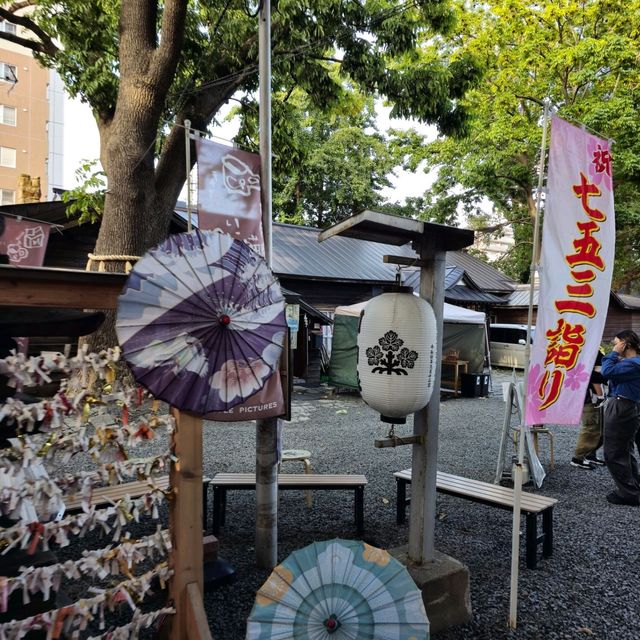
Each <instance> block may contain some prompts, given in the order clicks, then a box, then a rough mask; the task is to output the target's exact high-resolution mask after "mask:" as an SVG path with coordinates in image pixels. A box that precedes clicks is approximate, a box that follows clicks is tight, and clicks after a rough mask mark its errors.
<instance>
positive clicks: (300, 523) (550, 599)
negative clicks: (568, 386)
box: [204, 371, 640, 640]
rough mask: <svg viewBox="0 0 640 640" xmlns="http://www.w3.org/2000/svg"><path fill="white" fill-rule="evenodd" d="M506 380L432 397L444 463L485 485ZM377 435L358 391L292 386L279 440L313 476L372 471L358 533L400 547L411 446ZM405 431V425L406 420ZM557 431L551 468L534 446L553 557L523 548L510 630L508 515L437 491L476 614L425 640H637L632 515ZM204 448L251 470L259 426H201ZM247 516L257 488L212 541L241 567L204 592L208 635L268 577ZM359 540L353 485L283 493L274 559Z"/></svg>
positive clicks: (637, 562)
mask: <svg viewBox="0 0 640 640" xmlns="http://www.w3.org/2000/svg"><path fill="white" fill-rule="evenodd" d="M510 375H511V374H510V373H508V372H504V371H502V372H501V371H498V372H494V376H493V383H494V391H493V393H492V394H491V397H489V398H455V399H453V398H452V399H448V400H446V401H443V402H442V403H441V412H440V439H439V454H438V455H439V465H438V468H439V469H440V470H442V471H448V472H451V473H455V474H459V475H462V476H467V477H471V478H477V479H480V480H485V481H487V482H492V481H493V479H494V476H495V472H496V464H497V458H498V447H499V443H500V433H501V429H502V424H503V421H504V411H505V405H504V402H503V400H502V394H501V387H500V382H501V381H503V380H509V379H510ZM386 430H387V429H386V426H385V425H384V424H383V423H381V422H380V421H379V419H378V415H377V414H376V413H375V412H374V411H373V410H371V409H370V408H369V407H367V406H366V405H365V404H364V403H363V402H362V400H361V399H360V398H359V397H355V396H351V395H344V394H342V395H331V394H330V393H328V392H327V390H326V389H324V390H323V389H313V390H306V391H304V390H303V389H300V388H297V391H296V394H295V397H294V403H293V419H292V421H291V422H289V423H285V427H284V437H283V441H284V447H285V448H305V449H308V450H309V451H311V453H312V465H313V469H314V471H317V472H318V473H363V474H365V475H366V476H367V479H368V481H369V484H368V485H367V488H366V490H365V535H364V539H365V540H366V541H367V542H369V543H371V544H374V545H376V546H379V547H382V548H390V547H396V546H400V545H403V544H406V543H407V540H408V527H407V525H401V526H398V525H397V524H396V522H395V482H394V478H393V473H394V472H395V471H398V470H400V469H405V468H407V467H409V466H411V447H399V448H397V449H376V448H374V446H373V441H374V439H375V438H377V437H381V436H384V435H385V434H386ZM403 430H404V433H410V432H411V425H410V424H407V426H406V427H403ZM398 432H399V433H400V431H398ZM553 432H554V435H555V459H556V460H555V462H556V463H555V468H554V469H553V470H551V469H549V459H548V444H547V441H546V439H545V438H544V437H542V438H541V445H540V448H541V453H540V455H541V460H542V462H543V464H544V465H545V468H546V470H547V473H548V475H547V478H546V479H545V482H544V486H543V487H542V489H541V490H540V493H543V494H544V495H547V496H552V497H555V498H557V499H558V500H559V503H558V505H557V506H556V508H555V510H554V537H555V546H554V555H553V557H552V558H548V559H543V560H541V561H540V562H539V563H538V569H537V570H535V571H532V570H528V569H526V567H525V565H524V559H523V558H522V554H523V552H524V546H522V548H521V563H520V583H519V584H520V587H519V603H520V604H519V611H518V628H517V629H516V630H509V629H507V625H506V621H507V617H508V608H509V575H510V558H511V514H510V512H508V511H502V510H500V509H496V508H492V507H488V506H484V505H478V504H475V503H472V502H469V501H467V500H462V499H460V498H456V497H450V496H444V495H440V494H438V501H437V508H438V519H437V522H436V540H435V546H436V548H437V549H438V550H439V551H441V552H443V553H445V554H448V555H450V556H453V557H455V558H457V559H458V560H460V561H461V562H463V563H464V564H466V565H467V566H468V567H469V571H470V575H471V604H472V608H473V619H472V621H471V622H470V623H469V624H467V625H464V626H462V627H457V628H454V629H450V630H448V631H445V632H441V633H438V634H432V638H434V640H458V639H465V640H467V639H471V638H478V639H480V638H482V639H488V640H498V639H501V638H522V639H525V638H526V639H535V640H537V639H540V640H542V639H543V638H544V639H545V640H555V639H569V638H610V639H612V640H637V639H638V638H640V630H639V623H640V604H638V601H639V598H640V571H639V567H640V535H639V531H640V529H639V528H638V525H639V524H640V510H639V509H636V508H633V507H621V506H614V505H610V504H609V503H608V502H606V500H605V495H606V493H607V492H608V491H610V490H611V489H612V487H613V483H612V480H611V478H610V477H609V474H608V472H607V470H606V469H604V468H603V469H597V470H594V471H584V470H580V469H576V468H574V467H571V466H570V465H569V461H570V458H571V454H572V451H573V446H574V444H575V438H576V433H577V432H576V428H575V427H562V426H557V427H554V428H553ZM204 449H205V460H204V471H205V474H207V475H212V474H214V473H216V472H219V471H232V472H233V471H236V472H240V471H248V470H253V469H254V468H255V424H254V423H235V424H221V423H216V424H213V423H211V424H207V425H205V447H204ZM298 466H300V469H298ZM283 471H284V472H285V473H287V472H288V473H294V472H301V471H302V464H301V463H298V462H288V463H286V468H285V469H284V470H283ZM526 489H527V490H528V491H535V490H534V489H532V488H531V487H527V488H526ZM254 514H255V493H254V492H251V491H235V492H229V494H228V504H227V519H226V524H225V527H224V528H223V529H222V530H221V532H220V536H219V539H220V556H221V557H222V558H224V559H225V560H227V561H228V562H229V563H231V565H233V567H234V568H235V569H236V572H237V576H236V579H235V581H234V582H233V583H232V584H231V585H228V586H224V587H220V588H218V589H216V590H214V591H211V592H209V593H207V594H206V596H205V607H206V610H207V614H208V617H209V622H210V625H211V629H212V633H213V635H214V637H215V638H216V640H240V639H242V638H244V633H245V624H246V618H247V616H248V614H249V612H250V610H251V606H252V604H253V600H254V596H255V592H256V590H257V589H258V588H259V587H260V585H261V584H262V583H263V582H264V580H265V579H266V578H267V576H268V572H267V571H260V570H257V569H256V568H255V566H254V563H255V548H254V544H255V515H254ZM523 528H524V521H523ZM354 535H355V532H354V523H353V495H352V493H350V492H343V491H335V492H334V491H317V492H315V493H314V497H313V508H312V509H311V510H307V508H306V506H305V500H304V496H303V495H302V494H301V493H299V492H295V491H294V492H283V493H281V494H280V503H279V511H278V558H279V559H280V560H283V559H284V558H285V557H286V556H287V555H288V554H289V553H291V552H292V551H294V550H295V549H298V548H301V547H303V546H305V545H307V544H309V543H311V542H313V541H315V540H326V539H331V538H334V537H340V538H353V537H354Z"/></svg>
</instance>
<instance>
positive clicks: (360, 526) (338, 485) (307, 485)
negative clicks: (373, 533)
mask: <svg viewBox="0 0 640 640" xmlns="http://www.w3.org/2000/svg"><path fill="white" fill-rule="evenodd" d="M209 484H210V486H211V487H212V488H213V529H212V533H213V535H215V536H217V535H218V533H219V531H220V527H221V526H223V525H224V521H225V511H226V506H227V491H229V490H232V489H238V490H241V489H245V490H247V489H255V487H256V474H255V473H217V474H216V475H215V476H213V479H212V480H211V482H210V483H209ZM366 484H367V479H366V478H365V477H364V476H362V475H338V474H325V473H322V474H320V473H283V474H279V475H278V489H279V490H280V491H284V490H286V489H298V490H301V491H305V490H310V489H328V490H340V489H351V490H353V491H354V492H355V519H356V531H357V533H358V534H359V535H360V534H362V532H363V531H364V487H365V485H366Z"/></svg>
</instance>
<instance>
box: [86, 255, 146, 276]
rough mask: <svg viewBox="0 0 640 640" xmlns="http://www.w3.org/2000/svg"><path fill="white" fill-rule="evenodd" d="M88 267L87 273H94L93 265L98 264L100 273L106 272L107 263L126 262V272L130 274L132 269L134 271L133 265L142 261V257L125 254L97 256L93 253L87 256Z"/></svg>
mask: <svg viewBox="0 0 640 640" xmlns="http://www.w3.org/2000/svg"><path fill="white" fill-rule="evenodd" d="M87 258H89V259H88V261H87V266H86V269H85V271H93V263H94V262H97V263H98V271H106V269H105V263H106V262H124V263H125V265H124V272H125V273H129V271H131V269H133V263H134V262H136V261H137V260H140V256H128V255H123V254H112V255H104V256H101V255H95V254H93V253H89V254H87Z"/></svg>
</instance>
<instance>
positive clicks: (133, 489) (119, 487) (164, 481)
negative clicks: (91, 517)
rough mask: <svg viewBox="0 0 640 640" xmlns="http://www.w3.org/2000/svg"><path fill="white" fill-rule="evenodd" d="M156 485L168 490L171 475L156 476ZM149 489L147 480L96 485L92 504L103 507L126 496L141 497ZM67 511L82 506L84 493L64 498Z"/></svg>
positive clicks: (92, 495)
mask: <svg viewBox="0 0 640 640" xmlns="http://www.w3.org/2000/svg"><path fill="white" fill-rule="evenodd" d="M155 482H156V485H157V486H158V487H159V488H160V489H162V490H163V491H166V490H167V489H168V488H169V476H158V477H156V478H155ZM147 491H149V485H148V484H147V482H146V481H145V480H135V481H133V482H123V483H122V484H114V485H108V486H106V487H96V488H95V489H94V490H93V492H92V493H91V500H90V503H89V504H90V506H92V507H93V506H96V507H101V506H103V505H105V504H111V503H112V502H117V501H118V500H122V498H124V497H125V496H130V497H131V498H139V497H140V496H143V495H144V494H145V493H147ZM63 500H64V505H65V507H66V509H67V511H75V510H76V509H81V508H82V495H81V494H80V493H76V494H74V495H71V496H67V497H65V498H63Z"/></svg>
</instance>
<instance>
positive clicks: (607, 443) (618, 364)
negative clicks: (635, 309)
mask: <svg viewBox="0 0 640 640" xmlns="http://www.w3.org/2000/svg"><path fill="white" fill-rule="evenodd" d="M601 371H602V375H603V376H604V378H606V379H607V380H608V381H609V393H608V398H607V402H606V405H605V408H604V460H605V462H606V464H607V469H609V473H611V476H612V477H613V480H614V482H615V483H616V490H615V491H612V492H611V493H609V494H608V495H607V500H608V501H609V502H611V503H612V504H623V505H632V506H639V505H640V473H639V471H638V461H637V460H636V458H635V456H634V454H633V449H634V442H635V437H636V434H637V432H638V429H639V428H640V338H638V335H637V334H636V333H635V332H634V331H630V330H625V331H621V332H620V333H619V334H618V335H617V336H616V337H615V338H614V340H613V351H612V352H611V353H608V354H607V355H606V356H604V358H602V368H601Z"/></svg>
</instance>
